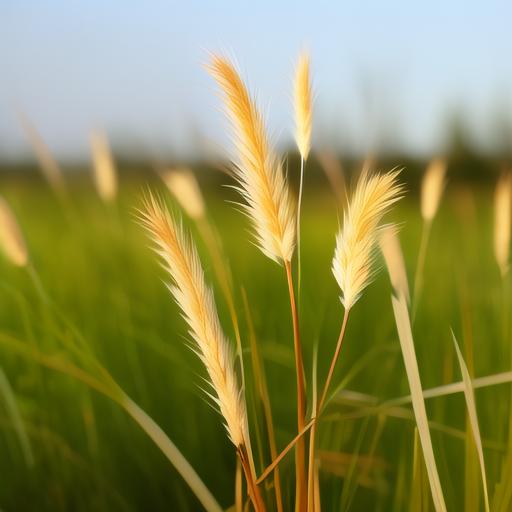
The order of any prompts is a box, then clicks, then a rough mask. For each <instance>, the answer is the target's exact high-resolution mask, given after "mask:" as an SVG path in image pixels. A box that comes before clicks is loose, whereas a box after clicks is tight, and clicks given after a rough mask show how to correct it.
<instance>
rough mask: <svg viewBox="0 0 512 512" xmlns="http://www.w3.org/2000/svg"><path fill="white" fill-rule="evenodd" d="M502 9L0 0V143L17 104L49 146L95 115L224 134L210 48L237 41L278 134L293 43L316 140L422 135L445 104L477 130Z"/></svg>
mask: <svg viewBox="0 0 512 512" xmlns="http://www.w3.org/2000/svg"><path fill="white" fill-rule="evenodd" d="M511 25H512V2H510V0H508V1H505V0H504V1H497V0H495V1H481V2H471V1H448V0H446V1H443V2H440V1H439V2H438V1H428V2H413V1H373V2H371V1H364V0H360V1H353V2H343V1H334V0H333V1H330V2H327V1H315V2H297V1H281V2H279V1H269V0H259V1H256V0H253V1H252V2H247V1H242V0H239V1H237V2H235V1H233V2H227V1H221V0H216V1H210V2H206V1H204V2H200V1H198V0H188V1H182V2H175V1H151V0H148V1H144V2H143V1H138V2H136V1H133V0H124V1H120V0H109V1H105V0H103V1H99V0H88V1H81V2H79V1H73V0H59V1H57V0H44V1H29V0H1V2H0V65H1V68H0V70H1V71H0V154H2V153H3V154H6V153H9V154H11V155H15V154H17V153H19V152H23V151H26V149H27V143H26V142H25V140H24V136H23V132H22V131H21V129H20V126H19V123H18V121H17V117H16V109H17V108H20V109H22V110H23V111H24V112H25V113H26V114H27V115H28V116H29V117H30V118H31V119H32V121H33V122H34V124H35V125H36V126H37V127H38V129H39V131H40V133H41V134H42V135H43V137H44V139H45V140H46V141H47V143H48V145H49V146H50V148H51V149H52V150H53V151H54V152H55V153H56V154H57V155H59V156H61V157H76V156H84V155H86V154H87V148H88V144H87V139H88V133H89V131H90V129H91V128H94V127H102V128H104V129H105V130H106V131H107V133H108V134H109V135H110V136H111V137H112V138H113V140H114V143H115V144H116V145H117V146H118V147H120V148H121V147H129V148H131V149H134V150H136V151H144V152H146V153H148V154H150V155H155V156H162V155H164V154H169V153H170V154H172V153H178V154H186V153H187V152H191V151H194V150H195V149H196V148H199V147H202V146H203V145H204V140H207V141H209V142H210V143H211V144H213V145H214V146H215V145H218V146H223V145H224V144H225V142H226V140H227V137H226V134H225V130H226V123H225V122H224V120H223V118H222V115H221V114H220V112H219V100H218V97H217V96H216V93H215V87H214V84H213V82H212V81H211V79H210V78H209V77H208V76H207V74H206V72H205V71H204V69H203V68H202V63H203V62H205V60H206V59H207V52H208V51H209V50H213V51H223V52H226V53H228V54H229V55H232V56H236V59H237V62H238V63H239V66H240V68H241V70H242V72H243V74H244V77H246V78H247V79H248V82H249V84H250V87H251V90H253V91H254V92H256V93H257V96H258V99H259V101H260V102H261V105H262V107H263V108H264V110H265V113H266V116H267V120H268V125H269V127H270V129H271V131H272V133H273V134H274V135H275V137H276V138H277V140H278V141H279V142H280V143H286V142H287V141H289V140H290V136H291V133H292V129H293V121H292V109H291V101H290V97H291V77H292V74H293V67H294V62H295V59H296V56H297V54H298V52H299V50H300V49H301V48H304V47H306V48H308V49H309V51H310V54H311V58H312V63H313V64H312V65H313V72H314V85H315V94H316V103H315V113H316V117H315V122H316V124H315V133H316V139H317V144H319V143H322V144H340V145H341V147H350V148H356V149H362V150H365V149H367V148H371V147H373V146H375V145H376V144H378V142H379V141H381V140H382V139H387V138H392V140H393V141H394V142H395V144H398V145H399V146H400V147H402V148H405V149H406V150H409V151H420V152H426V151H433V150H437V149H438V148H439V147H440V145H442V143H443V139H444V136H445V126H446V121H447V119H448V118H449V116H450V115H452V113H453V112H454V111H455V110H459V109H463V110H464V112H465V113H466V114H465V115H466V116H467V118H468V120H469V122H470V125H471V126H472V128H473V130H474V132H475V134H477V135H478V136H479V137H480V138H481V139H482V140H486V139H488V138H489V134H490V133H491V118H492V117H493V116H495V115H496V113H499V114H501V115H502V116H506V117H509V118H512V51H511V50H512V33H511Z"/></svg>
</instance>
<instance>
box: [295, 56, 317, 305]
mask: <svg viewBox="0 0 512 512" xmlns="http://www.w3.org/2000/svg"><path fill="white" fill-rule="evenodd" d="M294 89H295V91H294V93H295V94H294V103H295V140H296V142H297V147H298V148H299V152H300V156H301V158H300V183H299V198H298V203H297V269H298V272H297V273H298V297H299V301H300V288H301V286H300V285H301V274H302V265H301V251H300V212H301V206H302V190H303V188H304V167H305V164H306V160H307V159H308V156H309V151H310V149H311V124H312V117H313V114H312V112H313V106H312V99H311V81H310V76H309V56H308V55H307V53H302V54H301V55H300V56H299V62H298V64H297V68H296V71H295V83H294Z"/></svg>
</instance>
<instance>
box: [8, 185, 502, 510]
mask: <svg viewBox="0 0 512 512" xmlns="http://www.w3.org/2000/svg"><path fill="white" fill-rule="evenodd" d="M143 189H144V188H143V185H142V184H141V183H137V182H131V183H128V184H124V186H123V187H122V190H121V196H120V199H119V203H118V204H116V205H115V206H113V207H112V208H108V207H106V206H104V205H103V204H102V203H101V202H100V201H99V199H97V197H96V196H95V194H94V193H93V191H92V190H90V189H89V188H87V187H77V188H76V189H74V190H72V191H71V194H70V196H71V200H70V201H69V203H68V204H67V205H64V207H63V206H62V205H60V204H59V202H58V201H57V200H56V199H55V198H54V197H53V196H52V195H51V193H50V192H48V191H47V190H46V189H45V187H44V186H42V185H38V184H35V183H34V184H31V183H29V182H27V183H23V184H19V183H17V182H15V181H6V182H5V183H4V186H3V194H4V196H5V197H6V198H7V199H8V201H9V202H10V204H11V206H12V208H13V210H14V211H15V213H16V215H17V216H18V219H19V222H20V225H21V227H22V230H23V232H24V234H25V237H26V239H27V244H28V247H29V251H30V254H31V258H32V261H33V264H34V267H35V269H36V271H37V273H38V275H39V278H40V281H41V283H42V287H43V289H44V291H43V293H41V291H38V289H37V287H36V286H34V284H35V283H34V280H33V279H32V278H31V276H30V275H29V273H27V272H26V271H25V270H23V269H17V268H14V267H12V266H11V265H10V264H9V262H7V261H5V260H3V259H2V260H1V261H0V276H1V278H0V290H1V292H0V367H1V369H2V370H3V372H4V373H5V376H6V382H7V385H2V386H1V396H0V455H1V456H0V475H1V476H2V485H1V486H0V507H1V508H2V509H5V510H38V511H45V510H52V511H54V510H160V509H162V510H164V509H165V510H184V511H186V510H197V509H198V508H199V504H198V502H197V500H196V499H195V497H194V496H193V495H192V493H191V492H190V491H189V489H188V488H187V486H186V484H185V483H184V481H183V480H182V479H181V477H180V476H179V475H178V474H177V472H176V471H175V470H174V469H173V467H172V466H171V465H170V464H169V462H168V461H167V460H166V459H165V457H164V456H163V455H162V453H161V452H160V451H159V450H158V448H156V446H155V445H154V444H153V443H152V441H151V440H150V439H149V438H148V437H147V436H146V434H145V433H144V432H143V431H142V430H141V429H140V428H139V427H138V426H137V425H136V424H135V423H134V422H133V421H132V420H131V419H130V417H129V416H127V414H126V413H125V412H124V411H123V410H122V409H121V408H119V406H118V405H117V404H115V403H114V402H113V401H111V400H110V399H108V398H106V397H104V396H101V395H100V394H98V393H97V392H95V391H93V390H91V389H90V388H88V387H87V386H86V385H85V384H84V383H82V382H80V381H78V380H76V379H73V378H71V377H69V376H67V375H63V374H61V373H59V372H56V371H54V370H51V369H48V368H45V367H44V366H43V365H41V364H39V363H38V362H36V361H34V360H33V359H31V358H30V357H25V356H22V355H20V354H19V353H17V352H16V351H15V350H13V349H12V348H9V346H8V345H7V344H6V343H5V339H7V337H8V336H10V337H13V338H15V339H16V340H19V342H20V343H23V344H24V345H23V346H25V347H27V352H28V353H30V352H32V353H34V352H35V351H38V352H40V353H44V354H49V355H52V356H53V357H60V358H62V360H66V361H75V362H76V363H77V364H79V365H81V366H83V365H84V358H83V357H82V358H81V359H77V357H76V356H73V354H72V347H76V346H77V344H79V343H84V347H86V350H85V352H86V354H88V355H87V356H86V358H89V360H91V359H92V358H93V356H94V358H96V359H97V360H98V361H99V362H100V363H101V364H102V365H103V366H104V367H105V368H107V369H108V371H109V372H110V373H111V374H112V375H113V377H114V378H115V380H116V381H117V382H118V383H119V384H120V385H121V387H122V388H123V389H124V390H125V391H126V392H127V393H128V394H129V395H130V396H131V398H132V399H134V400H135V401H136V402H137V403H138V404H139V405H140V406H141V407H142V408H143V409H144V410H145V411H146V412H147V413H148V414H149V415H150V416H151V417H152V418H153V419H154V420H155V421H156V422H157V423H158V424H159V425H160V426H161V427H162V428H163V429H164V430H165V432H166V433H167V434H168V436H169V437H170V438H171V439H172V440H173V441H174V443H175V444H176V445H177V446H178V447H179V449H180V450H181V451H182V453H183V454H184V455H185V456H186V457H187V459H188V460H189V461H190V463H191V464H192V465H193V466H194V468H195V469H196V471H197V472H198V473H199V475H200V476H201V478H202V479H203V480H204V482H205V483H206V484H207V486H208V487H209V488H210V489H211V491H212V492H213V494H214V495H215V497H216V498H217V499H218V500H219V502H220V503H221V504H222V505H223V506H224V507H226V508H227V507H229V506H231V505H232V504H233V503H234V474H235V453H234V451H233V447H232V445H231V444H230V442H229V441H228V439H227V438H226V435H225V432H224V428H223V426H222V422H221V418H220V416H219V415H218V414H217V413H216V412H215V411H214V410H213V408H212V407H210V406H209V404H208V403H207V401H206V399H205V396H204V394H203V393H202V392H201V390H200V387H201V386H202V380H201V377H202V376H203V370H202V368H201V365H200V362H199V361H198V360H197V358H196V356H194V354H193V353H192V352H191V351H190V350H189V349H188V348H187V335H186V327H185V324H184V322H183V321H182V320H181V318H180V314H179V311H178V308H177V306H176V305H175V304H174V302H173V301H172V299H171V297H170V294H169V293H168V291H167V290H166V288H165V286H164V285H163V283H162V280H163V279H164V278H165V275H164V273H163V271H162V270H161V269H160V268H159V266H158V263H157V262H156V259H155V257H154V255H153V254H152V253H151V251H150V250H149V249H148V241H147V239H146V237H145V234H144V232H143V230H142V228H140V227H139V226H138V225H137V223H136V222H135V220H134V208H135V207H137V206H140V198H141V193H142V191H143ZM208 192H209V193H208V206H209V212H210V214H211V216H212V218H213V219H214V221H215V223H216V225H217V227H218V230H219V232H220V234H221V236H222V239H223V242H224V245H225V252H226V254H227V255H228V258H229V261H230V264H231V266H232V270H233V275H234V282H235V287H236V289H235V298H236V303H237V309H238V312H239V317H240V320H241V324H242V337H243V340H242V341H243V343H244V347H246V348H247V347H248V345H249V340H248V338H247V337H246V336H245V334H246V333H247V329H246V325H245V321H244V314H243V302H242V295H241V287H242V286H243V287H244V288H245V290H246V292H247V295H248V298H249V301H250V304H251V311H252V313H253V320H254V324H255V328H256V334H257V338H258V343H259V346H260V348H261V352H262V354H263V357H264V364H265V371H266V373H267V377H268V383H269V389H270V395H271V401H272V408H273V414H274V421H275V428H276V436H277V443H278V448H279V449H282V448H283V447H284V446H285V445H286V444H287V443H288V442H289V441H290V440H291V439H292V438H293V436H294V435H295V428H296V427H295V419H296V415H295V409H294V407H295V406H294V403H295V374H294V372H295V370H294V366H293V365H294V357H293V344H292V329H291V319H290V314H289V304H288V297H287V288H286V282H285V280H284V275H283V272H282V269H280V268H279V267H278V266H277V265H276V264H274V263H273V262H270V261H269V260H268V258H265V257H264V256H262V254H261V253H260V251H259V250H258V249H256V248H255V247H254V246H253V245H252V244H251V243H250V241H249V235H248V232H247V222H246V220H245V219H244V218H243V216H242V215H240V214H239V213H237V212H235V211H234V210H233V208H232V207H231V206H230V205H229V204H227V203H226V202H225V201H223V198H221V197H220V195H219V190H217V189H215V190H209V191H208ZM456 192H457V191H456V190H454V187H452V189H449V190H448V194H447V197H446V198H445V200H444V202H443V204H442V207H441V211H440V214H439V216H438V218H436V220H435V221H434V225H433V230H432V236H431V241H430V246H429V248H428V254H427V259H426V267H425V285H424V292H423V295H422V298H421V302H420V304H419V308H418V315H417V320H416V322H415V325H414V339H415V343H416V352H417V357H418V362H419V368H420V373H421V378H422V384H423V387H424V388H428V387H434V386H438V385H440V384H444V383H449V382H453V381H459V380H461V377H460V370H459V367H458V363H457V358H456V355H455V352H454V347H453V342H452V339H451V334H450V327H452V328H453V330H454V332H455V334H456V336H457V339H458V341H459V343H460V345H461V349H462V351H463V354H464V356H465V358H466V362H467V363H468V367H469V369H470V372H472V373H473V374H474V375H475V376H483V375H488V374H493V373H497V372H501V371H506V370H509V369H510V367H511V364H510V361H511V355H510V353H511V348H510V347H511V341H512V340H511V337H510V319H509V323H508V325H507V311H508V315H509V316H510V309H508V310H507V309H506V307H508V308H510V281H509V282H508V283H506V285H505V286H506V287H507V289H506V290H504V286H503V283H502V282H501V280H500V277H499V272H498V270H497V267H496V265H495V263H494V260H493V254H492V209H491V205H492V193H491V191H490V190H486V189H477V188H475V189H474V190H473V192H474V197H475V204H474V206H475V211H474V214H472V213H471V208H470V207H469V206H468V204H467V203H463V202H462V200H461V198H460V195H459V194H457V193H456ZM220 193H221V194H223V196H226V197H228V196H229V197H232V196H231V195H230V192H229V191H227V192H226V191H220ZM461 205H462V206H461ZM461 209H462V210H463V212H462V213H461ZM337 210H338V208H337V205H336V203H335V201H334V199H333V196H332V195H331V194H330V193H329V192H328V191H325V192H322V193H321V192H318V191H312V192H311V191H308V190H307V188H306V192H305V197H304V209H303V217H302V219H303V220H302V229H303V234H302V250H303V256H302V261H303V272H302V286H303V289H302V298H301V322H302V328H303V340H304V341H303V343H304V350H305V354H304V358H305V364H306V375H307V376H308V378H309V376H310V375H311V362H312V353H313V345H314V344H315V343H318V346H319V357H318V364H319V367H318V374H319V379H320V382H323V380H324V379H325V375H326V372H327V370H328V365H329V362H330V358H331V356H332V351H333V350H334V346H335V343H336V339H337V334H338V330H339V327H340V322H341V320H342V307H341V304H340V301H339V299H338V291H337V287H336V284H335V281H334V278H333V276H332V274H331V272H330V264H331V258H332V253H333V249H334V235H335V232H336V229H337V226H338V211H337ZM392 217H393V220H396V221H397V222H400V223H403V224H402V229H401V242H402V246H403V250H404V254H405V258H406V264H407V269H408V275H409V280H410V282H412V280H413V279H412V278H413V276H414V268H415V263H416V257H417V251H418V245H419V238H420V229H421V220H420V216H419V209H418V204H417V201H416V199H415V198H414V197H408V198H407V199H406V200H404V201H403V202H402V203H401V204H400V205H399V206H398V207H397V208H396V209H395V210H394V212H393V215H392ZM199 248H200V250H202V255H203V256H204V257H203V264H204V266H205V268H206V271H207V277H208V279H209V280H214V276H213V272H212V269H211V266H210V265H209V262H208V258H207V254H205V251H204V247H202V246H201V244H199ZM506 293H507V294H508V295H506ZM390 294H391V291H390V286H389V282H388V278H387V276H386V274H385V272H384V271H383V272H381V273H380V274H379V275H378V277H377V279H376V281H375V283H373V284H372V285H371V286H370V287H369V288H368V291H367V292H366V293H365V294H364V296H363V298H362V299H361V301H360V302H359V303H358V304H357V305H356V306H355V307H354V309H353V312H352V313H351V318H350V322H349V326H348V331H347V337H346V340H345V342H344V347H343V351H342V354H341V358H340V362H339V365H338V367H337V369H336V374H335V379H334V381H333V384H334V385H337V384H339V383H340V382H341V381H342V379H344V378H346V379H348V381H345V384H344V388H345V389H349V390H352V391H357V392H359V393H364V394H369V395H372V396H374V397H377V398H378V400H379V401H384V400H387V399H390V398H394V397H399V396H402V395H406V394H408V393H409V390H408V387H407V379H406V375H405V369H404V366H403V362H402V358H401V354H400V345H399V342H398V338H397V333H396V327H395V324H394V319H393V312H392V307H391V298H390ZM45 295H46V296H47V297H46V299H45ZM505 296H507V297H508V298H507V299H506V300H508V306H507V305H505V304H504V297H505ZM48 298H49V300H48ZM217 301H218V306H219V313H220V316H221V319H222V321H223V325H224V327H225V330H226V331H227V332H228V334H229V335H230V337H231V339H232V340H234V337H233V333H232V329H231V327H230V326H231V323H230V320H229V315H228V311H227V307H226V305H225V303H224V302H223V300H222V295H221V294H220V293H217ZM80 338H83V340H82V341H80ZM2 340H4V341H2ZM471 354H472V355H471ZM245 355H246V357H245V360H246V364H247V365H248V364H249V361H250V357H249V354H247V353H246V354H245ZM88 368H90V366H89V367H88ZM248 380H250V379H248ZM9 393H13V394H14V403H15V405H16V406H17V407H15V410H17V412H18V413H19V415H20V416H21V420H22V421H21V425H22V427H21V432H20V428H19V422H16V412H14V413H13V407H12V403H13V400H12V398H13V397H12V396H11V400H10V399H9V396H10V395H9ZM248 393H249V396H250V397H252V396H253V393H252V390H251V389H249V390H248ZM509 395H510V387H509V386H508V385H501V386H496V387H493V388H488V389H481V390H477V391H476V402H477V410H478V414H479V421H480V428H481V433H482V438H483V446H484V454H485V458H486V465H487V477H488V483H489V493H490V496H491V498H492V497H493V495H494V492H495V487H496V484H497V483H498V482H499V480H500V479H501V478H502V475H503V474H505V476H506V477H508V478H509V479H510V477H511V476H512V475H510V473H512V471H511V470H510V469H509V470H508V474H507V473H506V472H505V473H503V472H502V464H503V463H504V461H505V460H506V454H507V449H506V445H507V439H508V428H509V426H508V425H509V416H510V413H509ZM250 403H251V402H250ZM360 407H361V406H357V405H354V403H352V404H347V403H346V401H345V402H343V403H341V402H335V403H332V404H331V405H330V406H329V408H328V410H327V411H326V415H325V416H326V421H325V422H324V423H322V425H321V426H320V429H319V437H318V443H319V447H320V448H321V449H322V450H325V451H328V452H342V453H344V454H346V455H345V456H344V457H343V460H342V462H340V463H338V464H336V465H335V466H336V467H335V468H334V469H335V471H334V473H333V471H332V470H333V467H332V464H331V466H330V467H329V464H325V465H324V470H323V471H322V470H321V486H322V501H323V503H322V504H323V506H324V509H325V510H347V509H351V510H409V509H410V503H411V499H418V497H417V495H418V493H419V495H420V498H421V493H423V494H424V495H425V496H426V499H424V500H423V501H426V503H427V506H429V507H430V508H432V504H431V503H430V501H429V500H430V498H429V490H428V483H425V478H426V477H425V471H424V470H423V473H422V472H421V471H420V472H419V475H420V476H419V477H418V478H416V479H414V478H413V454H414V453H413V452H414V438H415V433H414V427H415V424H414V419H413V416H412V415H411V416H410V417H391V416H388V415H386V414H384V413H383V412H381V413H380V414H375V413H374V411H372V410H368V409H367V410H366V411H365V412H364V414H360V415H359V417H357V418H350V417H345V416H350V415H352V413H353V412H354V411H359V410H360ZM406 409H408V410H409V411H411V410H412V409H411V408H410V406H406ZM406 413H407V411H406ZM427 413H428V416H429V419H430V420H431V421H434V422H436V423H437V424H438V425H437V427H436V428H432V429H431V433H432V438H433V443H434V452H435V455H436V460H437V464H438V468H439V473H440V476H441V483H442V486H443V490H444V493H445V498H446V502H447V506H448V510H462V509H464V506H465V500H466V499H468V498H466V497H467V496H471V495H474V494H475V493H476V496H477V497H478V499H480V495H481V481H480V480H479V478H480V477H479V467H478V463H477V459H476V452H475V451H474V449H472V448H473V447H472V444H471V443H472V441H471V434H470V433H466V418H465V414H466V413H465V402H464V396H463V394H462V393H459V394H456V395H452V396H449V397H441V398H434V399H429V400H427ZM249 414H250V416H251V423H252V424H256V423H257V424H258V425H259V428H260V430H261V433H262V436H263V437H264V434H263V432H264V428H263V420H262V416H261V414H260V412H259V409H258V405H256V406H254V407H253V406H251V405H250V407H249ZM406 415H407V414H406ZM254 431H255V430H254V428H253V432H254ZM25 437H26V439H28V445H27V442H26V439H25ZM466 439H469V441H468V443H466ZM263 441H264V439H263ZM253 443H254V445H255V451H256V452H257V449H256V445H257V443H256V437H255V436H254V435H253ZM27 450H28V452H27ZM466 452H468V453H469V459H468V463H467V464H466ZM358 456H361V457H360V458H358ZM365 457H366V458H365ZM367 457H369V458H370V462H371V463H370V465H369V466H368V467H366V466H364V464H363V462H364V460H367ZM257 461H258V462H257V464H258V466H257V470H258V472H261V470H262V469H263V468H264V467H265V466H266V465H267V464H268V463H269V462H270V460H269V457H268V452H267V451H266V450H265V453H264V460H259V458H258V457H257ZM421 464H422V462H421V463H420V464H419V467H420V469H422V468H421ZM509 465H510V463H509ZM466 467H467V468H468V469H467V471H466ZM282 468H283V470H282V478H283V488H284V490H285V491H284V496H285V500H286V501H287V502H288V503H289V502H290V500H291V497H290V495H289V493H290V492H291V491H290V490H291V489H293V487H294V486H293V485H292V482H291V480H292V478H293V461H292V457H291V456H288V457H287V458H286V459H285V460H284V462H283V463H282ZM335 473H337V474H335ZM508 484H509V485H510V480H509V481H508ZM411 490H413V491H414V492H411ZM269 496H271V493H270V492H269ZM467 507H468V508H467V509H468V510H472V508H471V507H470V505H469V504H468V505H467ZM473 509H474V510H478V509H479V505H478V502H475V503H474V504H473Z"/></svg>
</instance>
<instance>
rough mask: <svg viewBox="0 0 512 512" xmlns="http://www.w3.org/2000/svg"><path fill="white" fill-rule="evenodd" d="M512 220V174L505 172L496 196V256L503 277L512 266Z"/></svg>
mask: <svg viewBox="0 0 512 512" xmlns="http://www.w3.org/2000/svg"><path fill="white" fill-rule="evenodd" d="M511 221H512V174H510V173H509V174H504V175H503V176H502V177H501V178H500V179H499V181H498V184H497V185H496V192H495V196H494V256H495V258H496V262H497V263H498V267H499V269H500V272H501V275H502V277H505V276H506V275H507V273H508V271H509V266H510V262H509V259H510V231H511Z"/></svg>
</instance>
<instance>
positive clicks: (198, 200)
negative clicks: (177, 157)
mask: <svg viewBox="0 0 512 512" xmlns="http://www.w3.org/2000/svg"><path fill="white" fill-rule="evenodd" d="M160 176H161V177H162V180H163V181H164V183H165V184H166V185H167V188H168V189H169V191H170V192H171V194H172V195H173V196H174V198H175V199H176V201H178V203H179V205H180V206H181V207H182V208H183V210H184V211H185V212H186V214H187V215H188V216H189V217H190V218H192V219H194V220H197V219H200V218H202V217H204V214H205V206H204V200H203V195H202V194H201V189H200V188H199V184H198V183H197V179H196V177H195V175H194V173H193V172H192V171H191V170H190V169H186V168H178V169H165V170H163V171H162V172H161V173H160Z"/></svg>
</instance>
